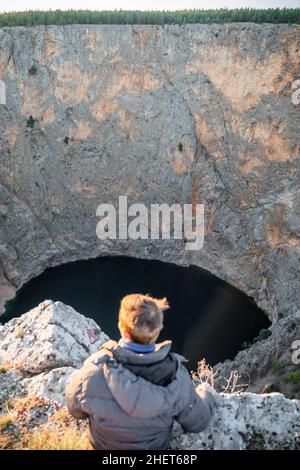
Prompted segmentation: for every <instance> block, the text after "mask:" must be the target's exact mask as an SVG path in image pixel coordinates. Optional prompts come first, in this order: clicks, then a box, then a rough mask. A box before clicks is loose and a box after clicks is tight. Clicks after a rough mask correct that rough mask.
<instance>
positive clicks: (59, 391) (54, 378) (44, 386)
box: [22, 367, 78, 405]
mask: <svg viewBox="0 0 300 470" xmlns="http://www.w3.org/2000/svg"><path fill="white" fill-rule="evenodd" d="M77 370H78V369H75V368H74V367H59V368H57V369H52V370H50V371H49V372H42V373H41V374H37V375H35V376H33V377H30V378H25V379H23V381H22V386H23V388H24V389H25V390H26V391H27V393H28V395H35V396H38V397H43V398H49V399H50V400H55V401H57V402H59V403H61V404H63V405H65V404H66V397H65V387H66V385H67V383H68V381H69V380H70V378H71V376H72V375H73V374H74V372H76V371H77Z"/></svg>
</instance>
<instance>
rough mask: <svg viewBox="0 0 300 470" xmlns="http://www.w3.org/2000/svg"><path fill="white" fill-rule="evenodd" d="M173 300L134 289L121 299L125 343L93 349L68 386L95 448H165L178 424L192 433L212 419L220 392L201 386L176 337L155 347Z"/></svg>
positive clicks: (70, 400)
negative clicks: (175, 350) (178, 350)
mask: <svg viewBox="0 0 300 470" xmlns="http://www.w3.org/2000/svg"><path fill="white" fill-rule="evenodd" d="M167 308H169V305H168V302H167V299H165V298H164V299H155V298H152V297H150V296H148V295H142V294H131V295H127V296H126V297H124V298H123V299H122V301H121V306H120V311H119V324H118V326H119V330H120V333H121V340H120V341H119V342H118V343H117V342H116V341H108V342H107V343H105V344H104V345H103V346H102V347H101V348H100V350H99V351H98V352H96V353H94V354H92V356H90V357H89V358H88V359H87V360H86V361H85V363H84V365H83V367H82V369H81V370H80V371H79V372H77V373H76V374H75V376H74V378H73V379H72V380H71V382H70V384H69V385H68V386H67V388H66V396H67V403H68V408H69V411H70V413H71V414H72V415H73V416H74V417H75V418H79V419H86V418H88V419H89V425H90V440H91V443H92V445H93V447H94V448H95V449H108V450H114V449H120V450H132V449H165V448H167V447H168V446H169V442H170V436H171V430H172V424H173V421H174V420H176V421H178V422H179V423H180V424H181V426H182V427H183V429H184V431H186V432H199V431H202V430H203V429H204V428H205V427H206V426H207V425H208V423H209V421H210V418H211V413H212V408H213V403H214V393H215V392H214V390H213V389H212V388H211V387H210V386H209V385H208V384H202V385H201V386H199V387H198V388H197V391H196V390H195V388H194V385H193V383H192V380H191V378H190V376H189V373H188V372H187V370H186V368H185V366H184V365H183V363H184V362H187V361H186V359H185V358H184V357H183V356H180V355H179V354H175V353H172V352H170V348H171V341H164V342H162V343H159V344H155V341H156V340H157V338H158V336H159V334H160V331H161V329H162V327H163V311H164V310H166V309H167Z"/></svg>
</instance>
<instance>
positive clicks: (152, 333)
mask: <svg viewBox="0 0 300 470" xmlns="http://www.w3.org/2000/svg"><path fill="white" fill-rule="evenodd" d="M168 308H169V304H168V301H167V299H166V297H164V298H163V299H155V298H153V297H151V296H150V295H143V294H129V295H126V296H125V297H123V299H122V300H121V305H120V310H119V328H120V329H123V330H126V331H128V333H129V334H130V336H131V338H132V341H134V342H136V343H141V344H150V343H153V342H154V341H156V339H157V338H158V336H159V333H160V332H161V330H162V328H163V311H164V310H166V309H168Z"/></svg>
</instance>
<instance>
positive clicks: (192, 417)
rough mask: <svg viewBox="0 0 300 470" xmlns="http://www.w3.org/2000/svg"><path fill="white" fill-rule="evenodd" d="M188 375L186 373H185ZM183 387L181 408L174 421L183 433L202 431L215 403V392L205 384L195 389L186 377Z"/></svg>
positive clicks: (208, 420)
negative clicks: (183, 395)
mask: <svg viewBox="0 0 300 470" xmlns="http://www.w3.org/2000/svg"><path fill="white" fill-rule="evenodd" d="M187 375H188V373H187ZM186 381H188V382H186V386H185V387H184V394H185V397H184V400H183V402H182V404H183V406H182V409H181V410H180V412H179V414H178V415H177V416H176V420H177V421H178V422H179V424H180V425H181V426H182V428H183V430H184V431H185V432H200V431H203V430H204V429H205V428H206V427H207V425H208V423H209V422H210V419H211V416H212V410H213V407H214V403H215V398H214V396H215V395H216V392H215V390H214V389H213V388H212V387H211V386H210V385H209V384H207V383H203V384H201V385H199V386H198V387H197V389H195V387H194V384H193V382H192V380H191V378H190V376H189V375H188V377H187V378H186Z"/></svg>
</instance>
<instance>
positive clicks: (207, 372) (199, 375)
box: [192, 359, 248, 393]
mask: <svg viewBox="0 0 300 470" xmlns="http://www.w3.org/2000/svg"><path fill="white" fill-rule="evenodd" d="M192 378H193V382H194V383H195V385H199V384H201V383H203V382H207V383H209V385H211V386H212V387H213V388H214V389H215V390H217V391H219V392H224V393H238V392H242V391H244V390H245V389H247V388H248V384H247V383H241V377H240V375H239V374H238V373H237V371H236V370H233V371H232V372H231V374H230V376H229V377H222V376H221V375H220V374H219V372H218V371H217V370H215V369H214V368H213V367H211V366H210V365H209V364H207V363H206V361H205V359H202V361H200V362H198V368H197V371H196V372H194V371H193V372H192Z"/></svg>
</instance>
